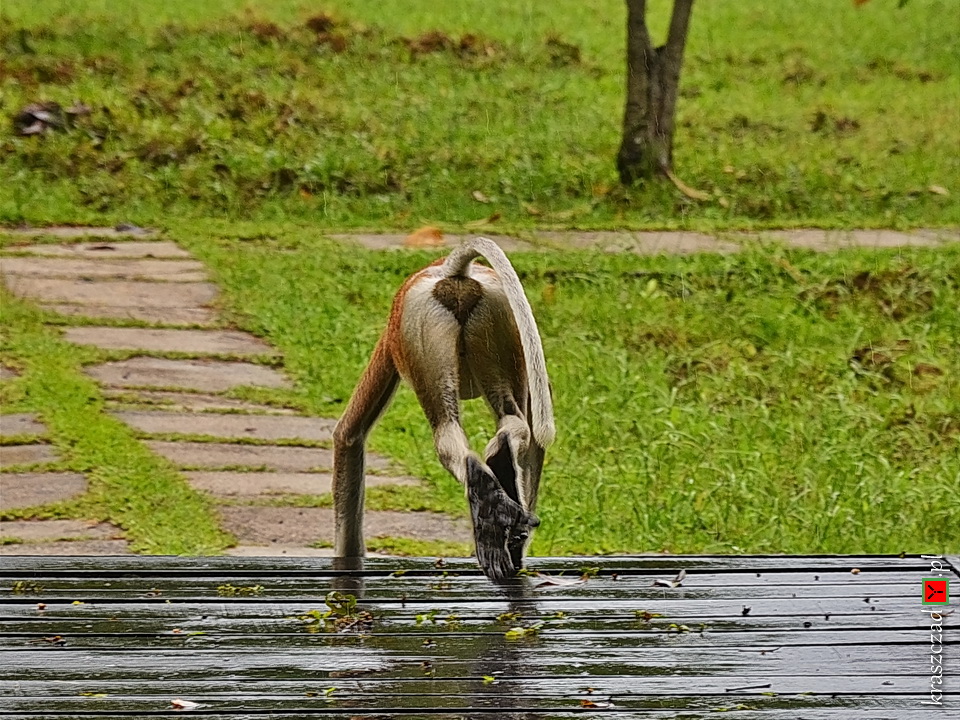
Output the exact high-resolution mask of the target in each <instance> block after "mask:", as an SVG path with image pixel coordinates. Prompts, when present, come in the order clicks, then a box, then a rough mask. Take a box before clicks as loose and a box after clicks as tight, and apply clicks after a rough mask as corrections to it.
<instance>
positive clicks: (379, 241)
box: [330, 233, 540, 252]
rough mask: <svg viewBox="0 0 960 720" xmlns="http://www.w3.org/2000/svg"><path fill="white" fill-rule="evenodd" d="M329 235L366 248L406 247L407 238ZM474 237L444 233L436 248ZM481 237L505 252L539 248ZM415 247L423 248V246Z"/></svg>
mask: <svg viewBox="0 0 960 720" xmlns="http://www.w3.org/2000/svg"><path fill="white" fill-rule="evenodd" d="M480 234H482V233H480ZM330 237H331V238H333V239H334V240H340V241H346V242H353V243H358V244H360V245H362V246H363V247H365V248H367V249H368V250H396V249H401V248H405V247H406V245H405V244H404V241H405V240H406V239H407V234H396V233H359V234H356V235H347V234H337V235H331V236H330ZM475 237H477V235H446V234H444V236H443V245H438V246H437V248H438V249H442V248H447V249H449V248H453V247H456V246H457V245H459V244H460V243H462V242H463V241H464V240H469V239H471V238H475ZM483 237H488V238H490V239H491V240H493V241H494V242H496V243H497V245H499V246H500V247H501V248H503V250H504V251H505V252H530V251H537V250H539V249H540V248H538V247H537V246H536V245H534V244H532V243H529V242H526V241H524V240H520V239H519V238H515V237H510V236H508V235H483ZM415 249H418V250H423V248H415Z"/></svg>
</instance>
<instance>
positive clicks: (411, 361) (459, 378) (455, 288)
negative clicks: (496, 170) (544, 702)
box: [333, 237, 556, 581]
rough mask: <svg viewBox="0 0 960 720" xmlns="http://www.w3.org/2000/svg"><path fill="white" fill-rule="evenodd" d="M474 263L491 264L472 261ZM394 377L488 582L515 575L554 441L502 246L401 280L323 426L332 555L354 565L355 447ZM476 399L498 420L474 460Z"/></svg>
mask: <svg viewBox="0 0 960 720" xmlns="http://www.w3.org/2000/svg"><path fill="white" fill-rule="evenodd" d="M481 257H482V258H483V259H485V260H486V261H487V263H489V267H487V266H486V265H480V264H476V263H474V262H473V261H474V260H475V259H477V258H481ZM401 380H405V381H406V382H407V383H408V384H409V385H410V386H412V388H413V391H414V393H415V394H416V396H417V399H418V400H419V402H420V406H421V407H422V408H423V411H424V414H425V415H426V418H427V420H428V422H429V423H430V426H431V428H432V430H433V439H434V446H435V449H436V452H437V455H438V457H439V459H440V462H441V464H442V465H443V466H444V468H446V470H447V471H448V472H449V473H450V474H451V475H453V477H454V478H456V479H457V481H459V482H460V484H461V485H462V486H463V487H464V488H465V491H466V496H467V501H468V504H469V506H470V515H471V520H472V523H473V531H474V541H475V544H476V553H477V561H478V562H479V564H480V567H481V568H482V569H483V572H484V573H485V574H486V575H487V577H489V578H490V579H491V580H494V581H503V580H506V579H507V578H509V577H512V576H513V575H515V574H516V573H517V571H518V570H520V569H521V568H522V565H523V556H524V552H525V550H526V545H527V544H528V541H529V538H530V534H531V532H532V530H533V529H534V528H535V527H537V526H538V525H539V523H540V521H539V519H538V518H537V516H536V515H535V514H534V511H535V509H536V504H537V495H538V493H539V486H540V476H541V474H542V472H543V462H544V456H545V452H546V449H547V447H548V446H549V445H550V444H551V443H552V442H553V440H554V437H555V435H556V428H555V425H554V416H553V399H552V397H551V389H550V381H549V378H548V376H547V367H546V361H545V359H544V354H543V345H542V343H541V340H540V333H539V331H538V329H537V324H536V320H535V319H534V317H533V311H532V310H531V308H530V303H529V302H528V300H527V297H526V295H525V294H524V291H523V287H522V286H521V284H520V278H519V277H517V273H516V271H515V270H514V268H513V265H511V263H510V260H509V259H508V258H507V256H506V255H505V254H504V252H503V250H501V249H500V247H499V246H498V245H497V244H496V243H495V242H493V241H492V240H490V239H488V238H482V237H479V238H474V239H473V240H469V241H467V242H465V243H463V244H461V245H460V246H458V247H456V248H455V249H454V250H453V251H452V252H451V253H450V254H449V255H448V256H447V257H446V259H439V260H437V261H436V262H434V263H433V264H431V265H428V266H427V267H425V268H423V269H422V270H420V271H418V272H416V273H414V274H413V275H411V276H410V277H409V278H407V280H406V281H405V282H404V283H403V284H402V286H401V287H400V290H399V291H398V292H397V294H396V296H395V297H394V300H393V304H392V307H391V310H390V317H389V320H388V322H387V326H386V329H385V330H384V331H383V333H382V335H381V336H380V339H379V341H378V342H377V344H376V346H375V348H374V350H373V353H372V355H371V358H370V361H369V363H368V365H367V367H366V369H365V370H364V371H363V373H362V375H361V377H360V380H359V381H358V383H357V386H356V388H355V389H354V392H353V395H352V396H351V397H350V400H349V402H348V403H347V407H346V409H345V410H344V412H343V414H342V415H341V417H340V420H339V421H338V422H337V425H336V427H335V428H334V431H333V441H334V451H333V452H334V458H333V501H334V517H335V541H334V555H335V556H336V557H338V558H360V557H363V555H364V553H365V547H364V540H363V503H364V451H365V446H366V439H367V436H368V434H369V433H370V430H371V429H372V427H373V425H374V424H375V423H376V422H377V420H379V418H380V417H381V415H382V414H383V413H384V411H385V410H386V409H387V406H388V405H389V404H390V402H391V400H392V398H393V395H394V392H395V391H396V389H397V387H398V385H399V384H400V381H401ZM481 396H482V397H483V398H484V399H485V400H486V403H487V405H488V406H489V407H490V409H491V411H492V412H493V415H494V416H495V418H496V421H497V430H496V434H495V435H494V437H493V438H492V439H491V440H490V442H489V443H488V444H487V446H486V449H485V450H484V454H483V458H481V457H480V456H478V455H477V453H475V452H474V451H472V450H471V449H470V446H469V443H468V441H467V436H466V433H465V432H464V430H463V426H462V424H461V421H460V400H462V399H463V400H467V399H472V398H477V397H481Z"/></svg>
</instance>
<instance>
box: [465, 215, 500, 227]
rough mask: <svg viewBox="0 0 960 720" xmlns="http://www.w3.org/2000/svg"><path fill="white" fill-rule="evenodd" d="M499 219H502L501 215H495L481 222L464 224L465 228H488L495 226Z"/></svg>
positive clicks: (473, 221)
mask: <svg viewBox="0 0 960 720" xmlns="http://www.w3.org/2000/svg"><path fill="white" fill-rule="evenodd" d="M499 219H500V213H494V214H493V215H491V216H489V217H485V218H480V219H479V220H472V221H470V222H468V223H464V227H468V228H478V227H486V226H487V225H493V224H494V223H495V222H496V221H497V220H499Z"/></svg>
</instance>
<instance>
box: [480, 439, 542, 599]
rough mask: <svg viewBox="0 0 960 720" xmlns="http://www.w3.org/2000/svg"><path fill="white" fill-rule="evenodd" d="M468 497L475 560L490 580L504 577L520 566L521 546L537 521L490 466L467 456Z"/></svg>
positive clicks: (512, 573) (515, 571)
mask: <svg viewBox="0 0 960 720" xmlns="http://www.w3.org/2000/svg"><path fill="white" fill-rule="evenodd" d="M466 481H467V482H466V485H467V500H468V502H469V503H470V514H471V517H472V519H473V536H474V540H475V542H476V545H477V560H478V561H479V562H480V567H482V568H483V571H484V573H486V575H487V576H488V577H489V578H490V579H491V580H496V581H499V580H506V579H507V578H510V577H512V576H513V575H515V574H516V573H517V571H518V570H520V563H521V561H522V558H521V554H520V552H519V551H518V547H519V548H522V547H523V544H524V543H525V542H526V539H527V537H528V536H529V534H530V530H531V529H533V528H535V527H536V526H537V525H539V524H540V521H539V520H538V519H537V518H536V517H535V516H533V515H531V514H530V513H528V512H527V511H526V510H524V509H523V507H522V506H521V505H520V504H519V503H518V502H516V501H515V500H513V499H512V498H510V497H509V496H508V495H507V493H506V492H504V489H503V487H502V486H501V485H500V482H499V481H498V480H497V478H496V476H495V475H493V473H492V472H491V471H490V469H489V468H488V467H487V466H485V465H484V464H482V463H481V462H480V461H479V459H478V458H476V457H475V456H473V455H470V456H468V457H467V477H466Z"/></svg>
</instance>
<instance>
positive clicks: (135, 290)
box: [3, 275, 217, 308]
mask: <svg viewBox="0 0 960 720" xmlns="http://www.w3.org/2000/svg"><path fill="white" fill-rule="evenodd" d="M3 279H4V282H5V283H6V285H7V287H8V288H10V291H11V292H12V293H13V294H14V295H18V296H20V297H25V298H29V299H31V300H36V301H39V302H46V303H65V304H70V305H95V306H97V307H121V308H143V307H149V308H195V307H202V306H203V305H206V304H207V303H209V302H210V301H211V300H213V299H214V298H215V297H216V296H217V288H216V286H215V285H213V284H211V283H205V282H182V283H181V282H178V283H165V282H135V281H128V280H103V281H97V282H91V281H87V280H69V279H61V278H37V277H27V276H23V275H4V276H3Z"/></svg>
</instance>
